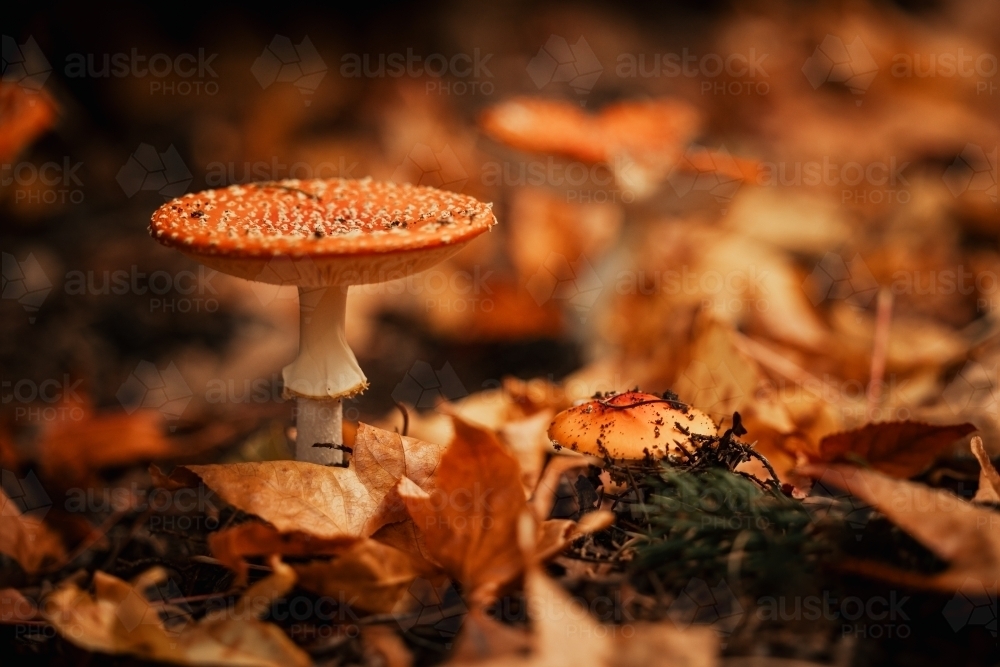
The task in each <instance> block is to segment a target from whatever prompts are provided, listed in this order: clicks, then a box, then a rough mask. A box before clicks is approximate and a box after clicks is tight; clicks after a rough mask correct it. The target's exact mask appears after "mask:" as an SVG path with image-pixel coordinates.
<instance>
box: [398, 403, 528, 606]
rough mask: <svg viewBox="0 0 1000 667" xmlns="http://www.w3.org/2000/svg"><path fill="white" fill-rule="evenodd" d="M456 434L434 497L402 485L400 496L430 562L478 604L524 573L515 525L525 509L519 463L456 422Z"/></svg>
mask: <svg viewBox="0 0 1000 667" xmlns="http://www.w3.org/2000/svg"><path fill="white" fill-rule="evenodd" d="M454 426H455V439H454V440H453V441H452V442H451V445H450V446H449V447H448V451H447V452H445V454H444V456H443V457H442V458H441V465H440V467H439V468H438V472H437V475H436V478H435V483H434V488H433V489H432V491H431V492H430V493H428V492H427V491H425V490H423V489H421V488H420V487H419V486H418V485H417V484H415V483H414V482H413V481H412V480H410V479H409V478H406V477H404V478H402V479H401V480H400V482H399V487H398V488H399V494H400V496H402V498H403V500H404V502H405V503H406V509H407V511H408V512H409V515H410V517H411V518H412V519H413V522H414V524H416V526H417V528H418V530H420V532H421V533H422V534H423V535H424V537H425V539H426V544H427V548H428V549H429V550H430V552H431V555H432V556H433V558H434V560H435V561H437V562H438V563H439V564H440V565H441V566H442V567H443V568H444V570H445V572H447V573H448V574H449V575H450V576H452V577H453V578H454V579H456V580H457V581H459V582H460V583H461V584H462V585H463V587H464V589H465V590H466V591H467V592H468V597H469V599H470V600H471V601H473V602H475V603H484V602H488V601H489V600H491V599H493V597H495V595H496V594H497V592H498V590H499V589H500V587H501V586H502V585H504V584H505V583H507V582H509V581H510V580H511V579H513V578H514V577H516V576H517V575H518V574H520V573H521V571H522V569H523V567H524V559H523V556H522V554H521V550H520V548H519V547H518V544H517V524H518V518H519V517H520V515H521V513H522V511H523V510H524V509H525V505H526V501H525V498H524V491H523V490H522V488H521V479H520V476H521V472H520V469H519V468H518V465H517V461H516V460H515V459H514V458H513V457H512V456H511V455H510V454H508V453H507V451H506V450H505V449H504V447H503V445H502V444H500V442H499V441H498V440H497V438H496V436H495V435H494V434H493V433H492V432H490V431H487V430H484V429H481V428H478V427H476V426H473V425H472V424H469V423H468V422H465V421H463V420H461V419H459V418H457V417H456V418H454Z"/></svg>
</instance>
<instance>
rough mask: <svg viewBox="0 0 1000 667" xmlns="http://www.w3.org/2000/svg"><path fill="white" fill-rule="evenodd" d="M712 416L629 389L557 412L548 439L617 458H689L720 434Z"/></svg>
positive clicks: (591, 452) (595, 454)
mask: <svg viewBox="0 0 1000 667" xmlns="http://www.w3.org/2000/svg"><path fill="white" fill-rule="evenodd" d="M718 432H719V429H718V427H717V426H716V424H715V422H714V421H712V418H711V417H709V416H708V415H707V414H705V413H704V412H702V411H701V410H698V409H696V408H692V407H689V406H687V405H685V404H684V403H681V402H680V401H678V400H676V399H672V398H663V397H660V396H657V395H655V394H646V393H642V392H638V391H628V392H625V393H622V394H616V395H613V396H608V397H604V398H595V399H594V400H592V401H589V402H587V403H583V404H581V405H578V406H576V407H574V408H570V409H569V410H564V411H563V412H560V413H559V414H557V415H556V417H555V419H554V420H553V421H552V424H550V425H549V438H550V439H551V440H552V441H553V442H554V443H555V444H556V445H557V446H559V447H566V448H568V449H571V450H573V451H575V452H580V453H581V454H590V455H593V456H600V457H604V458H610V459H613V460H633V461H637V460H650V459H666V460H668V461H672V462H680V461H684V460H686V459H687V458H688V457H689V456H690V455H691V454H693V453H694V452H696V451H697V450H698V449H699V448H700V447H701V446H703V445H704V444H705V443H707V442H710V441H713V440H714V439H715V438H716V437H717V436H718Z"/></svg>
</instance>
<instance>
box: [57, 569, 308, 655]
mask: <svg viewBox="0 0 1000 667" xmlns="http://www.w3.org/2000/svg"><path fill="white" fill-rule="evenodd" d="M272 566H273V567H274V571H275V573H274V574H273V575H271V576H269V577H266V578H265V579H263V580H261V581H260V582H258V583H257V584H255V585H254V586H252V587H250V588H249V589H248V590H247V591H246V594H245V595H244V596H243V597H242V598H241V599H240V601H239V602H238V603H237V605H236V606H235V607H234V608H232V609H227V610H226V611H224V612H221V613H219V614H217V615H216V616H215V617H211V616H210V617H206V618H205V619H204V620H202V621H200V622H198V623H194V622H190V621H188V622H187V623H186V624H185V625H184V626H183V627H181V628H179V629H178V628H177V627H175V626H171V627H167V626H166V625H165V624H164V623H163V621H162V620H161V619H160V614H159V607H158V606H156V605H154V604H152V603H151V602H150V601H149V600H148V599H147V598H146V597H145V595H144V590H145V589H146V588H147V587H148V586H150V585H155V584H156V583H157V582H158V581H161V580H162V578H163V576H164V574H163V572H162V571H151V572H149V573H147V574H146V575H143V576H141V577H140V578H139V579H138V580H137V581H136V582H135V584H129V583H127V582H125V581H122V580H121V579H118V578H116V577H113V576H111V575H109V574H105V573H103V572H96V573H95V574H94V594H93V595H90V594H89V593H87V592H86V591H83V590H81V589H80V588H79V587H78V586H77V585H76V584H68V585H64V586H62V587H60V588H58V589H57V590H56V591H54V592H53V593H52V594H50V595H49V596H48V597H47V598H46V601H45V604H44V605H43V607H42V610H43V614H44V616H45V618H46V620H47V621H48V622H49V623H51V624H52V626H53V627H54V628H55V629H56V631H57V632H58V633H59V634H60V635H62V636H63V637H64V638H66V639H67V640H68V641H70V642H71V643H73V644H76V645H77V646H80V647H82V648H84V649H86V650H88V651H93V652H97V653H110V654H115V655H133V656H136V657H138V658H142V659H145V660H157V661H161V662H172V663H176V664H183V665H203V664H212V665H239V666H241V667H293V666H294V667H307V666H308V665H310V664H312V663H311V660H310V659H309V656H308V655H306V654H305V653H304V652H303V651H302V650H301V649H299V648H298V647H297V646H296V645H295V644H294V643H293V642H292V641H291V640H290V639H289V638H288V637H287V636H286V635H285V633H284V632H282V631H281V629H280V628H278V626H276V625H272V624H270V623H264V622H261V621H260V620H258V618H257V614H260V613H263V612H266V610H267V608H268V607H269V606H270V601H272V600H274V598H276V597H278V596H280V595H284V594H285V593H287V592H288V591H289V590H291V588H292V586H293V585H294V584H295V573H294V572H293V571H292V569H291V568H290V567H288V566H287V565H283V564H282V563H280V562H278V561H275V562H273V563H272ZM263 601H267V602H268V604H266V605H263V604H262V602H263Z"/></svg>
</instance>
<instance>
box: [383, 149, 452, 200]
mask: <svg viewBox="0 0 1000 667" xmlns="http://www.w3.org/2000/svg"><path fill="white" fill-rule="evenodd" d="M391 180H392V181H393V182H394V183H413V184H414V185H427V186H430V187H433V188H442V189H445V190H453V191H455V192H461V191H462V188H464V187H465V184H466V183H467V182H468V180H469V174H468V172H467V171H466V170H465V168H464V167H463V166H462V163H461V161H459V159H458V155H456V154H455V151H454V150H452V148H451V146H449V145H447V144H445V146H444V148H442V149H441V150H440V151H435V150H434V149H433V148H431V147H430V146H428V145H427V144H417V145H416V146H414V147H413V150H411V151H410V152H409V154H407V156H406V159H404V160H403V163H402V164H400V165H399V166H398V167H396V170H395V171H394V172H392V177H391Z"/></svg>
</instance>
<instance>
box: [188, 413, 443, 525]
mask: <svg viewBox="0 0 1000 667" xmlns="http://www.w3.org/2000/svg"><path fill="white" fill-rule="evenodd" d="M443 450H444V447H443V446H441V445H435V444H432V443H427V442H422V441H420V440H416V439H414V438H408V437H405V436H400V435H399V434H398V433H391V432H389V431H383V430H381V429H377V428H375V427H373V426H369V425H367V424H361V425H360V426H359V428H358V433H357V439H356V441H355V446H354V456H353V460H352V461H351V465H350V467H349V468H332V467H327V466H320V465H316V464H313V463H304V462H301V461H265V462H261V463H235V464H213V465H193V466H181V467H180V468H179V469H178V470H177V471H175V472H174V473H173V474H171V476H170V480H171V483H174V484H183V485H191V484H192V483H194V482H195V480H193V479H192V475H193V476H194V477H195V478H196V479H200V480H201V481H203V482H204V483H205V484H206V485H207V486H208V487H209V488H211V489H212V490H213V491H215V493H217V494H218V495H219V497H221V498H222V499H223V500H224V501H226V502H227V503H229V504H230V505H232V506H233V507H236V508H238V509H240V510H242V511H244V512H247V513H248V514H253V515H256V516H258V517H260V518H262V519H264V520H265V521H267V522H269V523H271V524H272V525H274V527H275V528H277V529H278V530H279V531H281V532H283V533H292V532H296V531H298V532H302V533H308V534H310V535H313V536H316V537H319V538H324V539H335V538H343V537H368V536H369V535H371V534H372V533H374V532H375V531H376V530H378V529H379V528H380V527H382V526H383V525H385V524H387V523H392V522H395V521H402V520H404V519H405V518H406V510H405V509H404V507H403V505H402V502H401V500H400V499H399V498H398V497H397V496H396V495H395V492H394V487H395V485H396V483H397V482H398V481H399V480H400V479H401V478H403V477H406V478H408V479H410V480H412V482H413V484H414V485H415V486H416V487H417V488H420V487H422V486H428V485H430V483H431V477H432V475H434V473H435V469H436V467H437V465H438V461H439V460H440V458H441V454H442V451H443Z"/></svg>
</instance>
